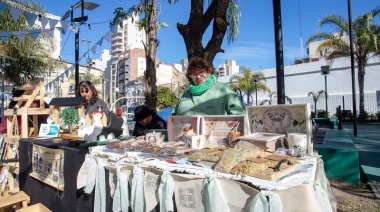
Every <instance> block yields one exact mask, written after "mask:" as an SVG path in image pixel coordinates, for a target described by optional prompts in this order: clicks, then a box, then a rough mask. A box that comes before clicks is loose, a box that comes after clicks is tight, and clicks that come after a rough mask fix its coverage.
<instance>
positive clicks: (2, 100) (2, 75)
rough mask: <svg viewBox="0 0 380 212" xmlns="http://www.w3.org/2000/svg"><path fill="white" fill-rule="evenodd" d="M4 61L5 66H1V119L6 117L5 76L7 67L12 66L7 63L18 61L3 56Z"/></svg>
mask: <svg viewBox="0 0 380 212" xmlns="http://www.w3.org/2000/svg"><path fill="white" fill-rule="evenodd" d="M1 58H2V60H3V64H2V65H1V81H2V82H1V93H2V95H1V118H3V117H4V109H5V104H4V96H5V91H4V87H5V85H4V83H5V79H4V75H5V67H7V66H10V65H11V64H10V63H7V62H6V59H9V60H12V61H17V59H16V58H13V57H10V56H1Z"/></svg>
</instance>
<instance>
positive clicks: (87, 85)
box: [76, 81, 98, 108]
mask: <svg viewBox="0 0 380 212" xmlns="http://www.w3.org/2000/svg"><path fill="white" fill-rule="evenodd" d="M82 90H84V91H85V92H86V93H87V92H88V91H89V90H91V92H92V97H91V99H90V101H89V102H87V101H84V102H83V106H84V107H85V108H87V107H88V106H89V105H93V104H95V102H96V101H97V100H98V91H97V90H96V88H95V87H94V85H93V84H92V83H91V82H90V81H82V82H80V83H79V86H78V89H77V93H76V94H77V96H81V94H80V92H81V91H82Z"/></svg>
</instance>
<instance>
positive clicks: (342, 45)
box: [306, 7, 380, 121]
mask: <svg viewBox="0 0 380 212" xmlns="http://www.w3.org/2000/svg"><path fill="white" fill-rule="evenodd" d="M379 13H380V7H378V8H376V9H374V10H372V11H371V12H369V13H365V14H364V15H363V16H358V17H357V18H356V19H355V20H354V21H353V22H352V32H353V33H352V36H351V37H352V39H353V49H354V51H353V54H354V58H355V61H356V63H357V66H358V70H357V73H358V74H357V75H358V86H359V116H358V121H364V120H365V111H364V76H365V67H366V66H367V62H368V60H369V59H370V58H371V57H374V56H376V55H379V53H380V51H379V50H378V46H377V45H378V43H377V42H378V37H379V35H380V34H379V27H378V26H377V25H375V23H374V17H376V16H379ZM325 25H331V26H333V27H335V29H336V32H338V33H327V32H319V33H316V34H314V35H312V36H311V37H310V38H309V39H308V40H307V41H306V45H308V44H310V43H311V42H313V41H318V40H322V42H321V44H319V46H318V48H317V51H318V52H319V53H320V55H321V56H324V57H325V58H326V59H327V60H334V59H336V58H340V57H349V56H350V43H349V40H348V35H349V23H348V21H346V20H345V19H344V18H343V17H342V16H340V15H328V16H325V17H323V18H322V19H321V20H320V21H319V23H318V27H322V26H325Z"/></svg>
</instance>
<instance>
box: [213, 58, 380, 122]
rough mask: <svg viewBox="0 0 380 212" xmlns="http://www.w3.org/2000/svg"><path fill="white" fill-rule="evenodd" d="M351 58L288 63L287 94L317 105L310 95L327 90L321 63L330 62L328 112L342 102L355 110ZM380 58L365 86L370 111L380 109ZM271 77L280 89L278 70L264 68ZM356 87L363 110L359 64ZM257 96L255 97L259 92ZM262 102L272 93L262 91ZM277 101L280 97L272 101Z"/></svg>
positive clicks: (271, 83) (369, 67) (273, 86)
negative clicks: (377, 95)
mask: <svg viewBox="0 0 380 212" xmlns="http://www.w3.org/2000/svg"><path fill="white" fill-rule="evenodd" d="M350 64H351V61H350V58H341V59H338V60H335V61H334V62H333V63H331V62H329V61H325V60H323V59H322V60H320V61H317V62H310V63H303V64H298V65H292V66H286V67H285V68H284V80H285V95H286V96H288V97H290V98H291V99H292V101H293V104H296V103H307V102H308V103H310V105H311V108H312V110H313V108H314V102H313V100H312V99H311V97H308V96H307V94H308V93H309V92H310V91H313V92H318V91H319V90H324V89H325V77H324V76H323V75H321V71H320V70H321V66H324V65H330V74H329V75H327V92H328V94H329V98H328V111H329V114H330V115H333V114H335V110H336V107H337V106H338V105H341V106H342V107H343V96H344V107H345V109H346V110H352V86H351V84H352V83H351V82H352V80H351V66H350ZM379 69H380V60H379V58H378V57H377V58H372V59H371V60H370V61H369V63H368V65H367V67H366V75H365V81H364V83H365V85H364V92H365V94H364V100H365V103H364V105H365V110H366V111H367V112H370V113H376V112H377V111H379V108H378V102H379V103H380V99H379V100H378V99H377V98H376V91H380V83H379V80H380V71H379ZM261 71H262V72H263V73H264V75H265V77H266V80H267V85H268V87H269V88H270V89H271V91H277V86H276V83H277V81H276V70H275V69H274V68H273V69H264V70H261ZM229 78H230V77H229V76H226V77H222V78H219V81H221V82H229ZM355 85H356V87H355V89H356V96H357V97H356V103H357V105H356V109H357V110H359V88H358V82H357V66H355ZM252 95H253V99H254V100H255V98H256V97H255V95H254V94H252ZM257 99H258V104H260V102H262V101H263V100H265V99H269V97H268V93H263V92H258V97H257ZM273 103H274V104H276V103H277V100H275V101H274V102H272V104H273ZM379 105H380V104H379ZM317 109H323V110H325V99H324V98H322V99H321V100H320V101H319V102H318V104H317Z"/></svg>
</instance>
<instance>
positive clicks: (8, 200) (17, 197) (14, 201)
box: [0, 191, 30, 211]
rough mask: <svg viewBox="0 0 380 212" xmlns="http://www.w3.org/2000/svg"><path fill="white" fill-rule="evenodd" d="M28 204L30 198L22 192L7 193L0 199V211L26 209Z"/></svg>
mask: <svg viewBox="0 0 380 212" xmlns="http://www.w3.org/2000/svg"><path fill="white" fill-rule="evenodd" d="M29 203H30V197H29V196H28V195H27V194H26V193H25V192H23V191H18V192H15V193H11V192H10V193H9V194H8V195H6V196H2V197H0V211H7V210H8V209H9V208H11V207H13V206H16V208H21V207H27V206H28V204H29Z"/></svg>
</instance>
